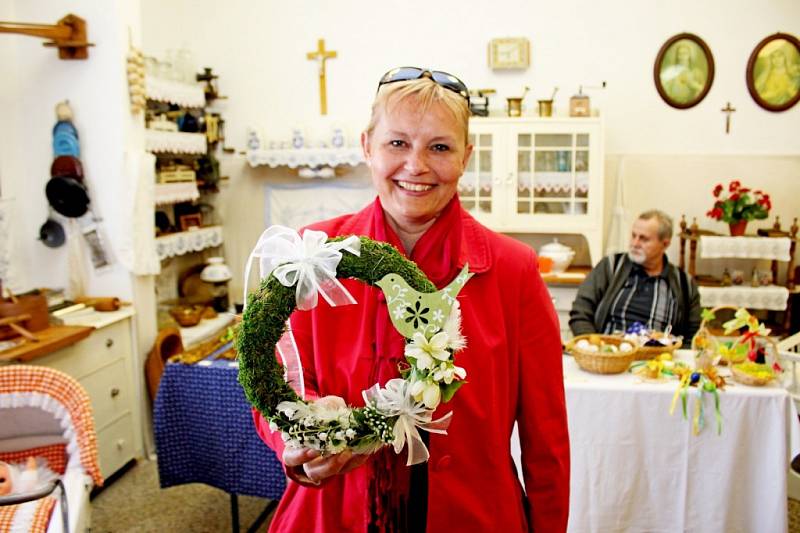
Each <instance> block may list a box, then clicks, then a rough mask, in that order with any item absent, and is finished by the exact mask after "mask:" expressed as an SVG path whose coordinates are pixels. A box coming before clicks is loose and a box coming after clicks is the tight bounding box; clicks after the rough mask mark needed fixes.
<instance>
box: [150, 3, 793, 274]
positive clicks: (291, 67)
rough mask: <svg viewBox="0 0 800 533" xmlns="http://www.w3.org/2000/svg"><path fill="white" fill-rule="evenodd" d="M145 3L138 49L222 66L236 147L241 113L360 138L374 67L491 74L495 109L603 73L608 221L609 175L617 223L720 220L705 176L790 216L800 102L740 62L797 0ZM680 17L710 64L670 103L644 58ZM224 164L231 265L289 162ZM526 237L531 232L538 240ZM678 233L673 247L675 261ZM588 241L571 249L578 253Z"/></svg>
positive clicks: (598, 101) (785, 23)
mask: <svg viewBox="0 0 800 533" xmlns="http://www.w3.org/2000/svg"><path fill="white" fill-rule="evenodd" d="M141 3H142V9H143V11H142V19H143V24H142V43H143V47H144V50H145V52H146V53H150V54H154V55H157V56H160V57H162V58H163V57H164V56H165V55H166V51H167V50H168V49H177V48H181V47H187V48H189V49H191V50H192V51H193V52H194V55H195V59H196V62H197V66H198V67H201V66H212V67H214V69H215V71H217V72H218V73H219V74H220V80H219V82H220V88H221V91H222V92H223V93H224V94H227V95H228V96H229V97H230V99H229V100H227V101H224V102H223V103H222V105H221V106H220V107H221V109H222V111H223V114H224V116H225V118H226V119H227V136H228V144H230V145H233V146H235V147H236V148H237V149H240V150H241V149H243V148H244V143H245V134H246V130H247V128H248V127H256V128H259V129H261V130H262V132H263V133H264V134H265V135H267V136H269V137H270V138H273V139H275V138H278V139H286V138H288V136H289V132H290V130H291V129H292V128H293V127H296V126H298V125H300V126H303V127H305V129H306V130H307V131H308V130H312V134H313V133H314V130H316V132H318V133H320V134H322V133H325V131H326V128H327V127H328V124H329V123H330V122H337V123H340V124H343V125H346V126H348V127H349V129H350V132H351V133H352V134H353V138H355V135H356V134H357V132H359V131H360V129H361V128H362V127H363V125H364V124H365V123H366V121H367V117H368V113H369V105H370V103H371V101H372V98H373V96H374V93H375V89H376V84H377V80H378V78H379V77H380V75H381V74H382V73H383V72H385V71H386V70H388V69H389V68H391V67H394V66H398V65H418V66H430V67H434V68H441V69H444V70H448V71H451V72H453V73H455V74H457V75H459V76H460V77H462V78H463V79H464V80H465V81H466V82H467V84H468V85H469V86H471V87H474V88H485V87H493V88H496V89H497V90H498V94H497V96H495V97H494V98H493V100H492V101H493V106H494V107H497V108H498V109H500V108H501V107H502V103H503V102H504V101H505V97H507V96H518V95H519V94H520V93H521V91H522V88H523V86H525V85H529V86H531V87H532V93H531V94H530V95H529V96H528V99H527V100H526V102H527V107H528V109H529V110H530V111H531V112H532V110H533V108H534V106H535V99H536V98H542V97H545V96H547V95H549V94H550V92H551V91H552V89H553V87H554V86H559V87H560V90H559V93H558V95H557V97H556V111H557V112H562V113H563V112H566V106H567V104H568V100H569V97H570V96H571V95H572V94H574V93H575V92H576V90H577V87H578V85H580V84H588V85H594V84H597V83H599V82H600V81H601V80H605V81H607V82H608V88H607V89H606V90H605V91H593V92H592V93H591V96H592V99H593V104H594V105H595V106H598V107H600V108H601V112H602V113H603V115H604V116H605V126H606V139H605V146H606V151H607V157H606V168H605V184H606V191H605V198H606V206H605V207H606V209H605V212H606V213H607V215H606V231H607V230H608V226H609V223H610V220H611V217H610V216H609V215H610V213H611V212H612V207H613V205H614V199H615V194H614V193H615V190H616V183H617V180H618V179H621V180H622V182H623V185H624V190H625V199H626V200H625V225H629V224H630V222H631V221H632V220H633V218H634V217H635V215H636V213H638V212H640V211H642V210H644V209H648V208H652V207H659V208H661V209H664V210H665V211H667V212H668V213H669V214H671V215H672V216H673V217H675V219H676V221H677V220H679V219H680V216H681V214H686V215H687V216H689V217H692V216H696V217H698V221H699V223H700V224H701V225H704V226H706V227H708V228H710V229H715V230H717V231H724V227H723V226H721V225H720V224H719V223H716V222H713V221H711V220H709V219H705V218H704V214H705V212H706V211H707V210H708V209H709V208H710V207H711V206H710V204H711V201H710V200H711V192H710V191H711V188H713V185H714V184H715V183H717V182H720V181H726V182H727V181H729V180H731V179H734V178H739V179H741V180H742V181H743V182H744V183H746V184H747V185H749V186H753V187H756V188H759V187H760V188H764V189H765V190H768V191H769V192H770V193H772V196H773V203H774V209H773V212H774V214H778V215H780V216H781V217H782V219H783V221H784V227H787V226H788V225H790V224H791V218H792V217H794V216H798V215H800V135H798V126H800V105H798V106H795V107H794V108H793V109H791V110H790V111H787V112H783V113H770V112H768V111H765V110H763V109H761V108H760V107H758V106H757V105H756V104H755V102H754V101H753V100H752V98H751V97H750V95H749V93H748V92H747V87H746V84H745V72H744V71H745V66H746V64H747V59H748V57H749V55H750V52H751V51H752V49H753V47H755V45H756V44H757V43H758V42H759V41H760V40H761V39H762V38H764V37H765V36H767V35H770V34H772V33H774V32H776V31H783V32H788V33H792V34H794V35H800V3H799V2H796V1H794V0H767V1H765V2H759V3H756V2H752V1H750V0H730V1H725V2H723V1H722V0H713V1H705V2H692V1H689V0H675V1H671V2H663V1H657V0H643V1H640V2H635V1H625V0H609V1H605V2H594V1H590V0H563V1H561V2H552V1H548V2H545V1H542V0H536V1H523V0H497V1H496V2H493V3H491V4H487V3H473V4H471V5H469V6H468V5H467V4H465V3H464V2H456V1H454V0H440V1H438V2H428V1H418V0H408V1H404V2H399V1H395V0H392V1H383V2H368V1H366V0H338V1H336V2H312V1H309V0H300V1H296V2H288V1H279V0H267V1H262V2H256V1H251V0H231V1H229V2H227V3H226V7H225V9H221V10H220V9H217V8H216V6H217V4H216V2H214V1H212V0H191V1H190V0H173V1H171V2H168V3H166V2H160V1H157V0H142V2H141ZM212 12H213V13H214V15H213V16H209V14H210V13H212ZM176 21H179V23H176ZM684 31H688V32H692V33H695V34H697V35H699V36H700V37H702V38H703V39H704V40H705V41H706V43H707V44H708V45H709V47H710V48H711V51H712V53H713V55H714V60H715V64H716V75H715V80H714V84H713V86H712V88H711V90H710V92H709V94H708V95H707V96H706V98H705V100H704V101H703V102H702V103H700V104H699V105H698V106H696V107H694V108H692V109H689V110H684V111H680V110H676V109H673V108H672V107H669V106H668V105H667V104H665V103H664V102H663V101H662V100H661V98H660V97H659V95H658V93H657V91H656V89H655V87H654V84H653V74H652V72H653V63H654V61H655V58H656V55H657V53H658V50H659V48H660V47H661V46H662V44H663V43H664V42H665V41H666V40H667V39H668V38H669V37H671V36H672V35H675V34H677V33H680V32H684ZM508 36H524V37H527V38H528V39H529V40H530V42H531V46H532V65H531V67H530V68H529V69H528V70H526V71H523V72H517V71H492V70H491V69H489V68H488V66H487V60H486V58H487V44H488V42H489V40H490V39H492V38H495V37H508ZM318 38H325V40H326V46H327V47H328V48H329V49H333V50H336V51H337V52H338V54H339V56H338V57H337V58H336V59H333V60H331V61H329V62H328V106H329V113H330V116H329V117H328V119H327V120H323V119H322V118H321V117H320V116H319V114H318V105H319V100H318V89H317V79H316V67H315V65H314V64H313V63H312V62H310V61H308V60H307V59H306V57H305V54H306V52H309V51H312V50H314V49H315V48H316V42H317V39H318ZM728 101H730V102H731V104H732V105H733V106H734V107H735V108H736V109H737V111H736V113H734V115H733V117H732V129H731V133H730V134H725V129H724V128H725V114H724V113H722V112H721V111H720V109H721V108H722V107H723V106H724V105H725V103H726V102H728ZM621 161H625V163H624V164H623V165H622V166H621V167H620V162H621ZM227 168H228V169H229V170H228V174H230V176H231V183H230V187H229V190H228V191H227V192H226V195H225V196H223V197H221V200H223V204H224V201H228V200H230V201H233V202H235V204H234V205H235V206H236V207H235V208H231V209H228V212H229V215H228V216H227V218H225V223H226V243H225V248H226V252H227V254H228V263H229V264H230V265H231V266H232V267H234V268H236V267H238V266H239V264H240V256H242V257H246V254H247V252H248V251H249V247H250V246H252V244H253V243H254V242H255V239H256V237H257V235H258V233H260V231H261V230H262V229H263V228H262V227H261V220H262V219H261V217H262V212H261V209H262V206H263V200H262V198H261V196H260V195H261V185H262V184H263V183H264V182H265V180H283V179H287V176H286V172H284V171H274V170H266V169H264V168H263V167H261V168H259V169H249V168H246V166H245V164H244V162H243V160H242V158H241V157H234V158H232V159H231V160H229V161H228V162H227ZM363 173H364V172H363V169H360V170H359V171H357V172H356V174H359V175H360V174H363ZM226 198H227V199H228V200H225V199H226ZM245 206H246V208H245V209H243V207H245ZM223 209H224V207H223ZM770 223H771V221H770ZM764 224H766V223H762V225H764ZM531 231H535V228H532V229H531ZM520 237H521V236H520ZM529 237H533V238H532V239H528V240H527V242H529V243H531V244H533V245H534V246H538V244H540V243H541V242H544V241H542V240H541V239H542V238H541V237H536V236H529ZM537 238H539V239H540V240H539V241H537V240H536V239H537ZM566 240H569V238H567V239H566ZM571 244H574V245H576V246H577V247H578V248H580V244H581V243H580V242H572V243H571ZM673 248H675V250H673V251H672V252H671V254H670V256H671V257H672V258H673V259H674V260H677V245H674V246H673ZM579 252H581V250H579ZM582 252H584V253H579V259H580V262H584V263H586V262H588V254H586V253H585V251H582Z"/></svg>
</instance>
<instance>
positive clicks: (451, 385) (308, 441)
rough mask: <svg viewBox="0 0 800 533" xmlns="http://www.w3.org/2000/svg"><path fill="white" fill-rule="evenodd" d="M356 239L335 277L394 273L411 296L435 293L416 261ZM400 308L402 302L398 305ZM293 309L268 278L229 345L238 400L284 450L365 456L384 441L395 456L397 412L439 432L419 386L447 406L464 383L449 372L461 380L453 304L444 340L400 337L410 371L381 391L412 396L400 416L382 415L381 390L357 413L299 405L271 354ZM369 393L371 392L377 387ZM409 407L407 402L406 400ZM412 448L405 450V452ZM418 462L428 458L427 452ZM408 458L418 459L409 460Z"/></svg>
mask: <svg viewBox="0 0 800 533" xmlns="http://www.w3.org/2000/svg"><path fill="white" fill-rule="evenodd" d="M344 239H345V237H336V238H332V239H328V240H327V242H329V243H330V242H337V241H341V240H344ZM359 241H360V256H356V255H353V254H351V253H343V254H342V258H341V261H340V262H339V264H338V266H337V268H336V277H337V278H352V279H357V280H361V281H363V282H364V283H367V284H369V285H378V284H379V282H380V280H382V279H384V278H386V276H390V275H399V276H400V277H401V278H402V279H403V280H405V282H406V283H407V285H408V287H409V288H410V290H411V291H415V292H416V293H422V294H424V293H427V294H428V295H430V293H435V292H437V290H436V287H435V286H434V285H433V283H431V282H430V280H428V278H427V277H426V276H425V274H424V273H423V272H422V271H421V270H420V269H419V268H418V267H417V266H416V264H414V263H413V262H411V261H409V260H408V259H406V258H404V257H403V256H402V255H401V254H400V253H399V252H398V251H397V250H396V249H395V248H394V247H393V246H391V245H390V244H387V243H382V242H377V241H374V240H372V239H369V238H366V237H360V239H359ZM466 272H467V269H466V268H465V270H464V272H463V273H462V277H461V278H459V281H460V285H463V283H465V282H466V279H468V277H469V274H467V273H466ZM391 279H393V280H394V278H391ZM458 289H460V286H459V287H458ZM458 289H455V291H456V292H457V290H458ZM411 291H408V292H411ZM449 294H450V293H449V292H448V295H447V296H444V298H450V299H451V300H452V301H453V302H454V301H455V298H454V297H450V296H449ZM453 296H454V295H453ZM420 299H421V297H420ZM405 303H406V302H402V304H403V305H405ZM398 305H400V304H398ZM295 309H296V302H295V289H294V287H293V286H284V285H283V284H282V283H281V282H280V281H279V280H278V279H277V278H276V277H275V276H274V275H272V274H270V275H269V276H267V277H266V278H265V279H263V280H262V282H261V286H260V288H259V290H258V291H257V292H256V293H255V294H251V295H249V296H248V305H247V307H246V310H245V312H244V316H243V319H242V323H241V326H240V329H239V334H238V337H237V340H236V349H237V352H238V358H239V382H240V383H241V385H242V387H243V388H244V391H245V395H246V396H247V399H248V400H249V401H250V403H251V404H252V405H253V406H254V407H256V409H258V411H259V412H260V413H261V414H262V415H263V416H264V417H265V418H266V419H267V420H268V421H269V423H270V428H271V429H272V430H273V431H280V432H281V435H282V437H283V440H284V442H286V443H287V445H289V446H297V447H301V446H302V447H308V448H313V449H317V450H320V451H322V452H323V453H337V452H339V451H342V450H344V449H345V448H350V449H352V450H353V451H355V452H356V453H371V452H373V451H375V450H377V449H378V448H380V447H382V446H383V445H385V444H389V443H393V444H394V446H395V450H396V451H398V452H399V451H400V449H401V448H402V447H403V445H404V443H405V442H406V440H408V441H410V440H411V439H412V435H410V434H408V432H406V433H405V435H403V434H402V433H403V427H399V426H404V424H401V423H399V419H400V418H402V417H403V416H404V414H405V415H407V416H410V417H411V418H407V419H406V420H411V419H414V420H416V422H417V423H416V426H417V427H421V428H423V429H426V430H428V431H437V432H443V431H441V426H437V422H436V421H433V422H431V420H430V415H431V414H432V412H433V408H431V406H430V405H427V406H426V405H423V404H422V403H420V401H419V400H421V398H422V392H423V388H424V387H425V384H427V386H428V387H429V388H430V387H433V386H435V387H436V390H435V391H434V392H436V398H437V400H436V403H438V398H439V391H441V397H442V399H443V400H444V401H448V400H449V399H450V398H451V397H452V396H453V394H454V393H455V391H456V390H457V389H458V387H459V386H460V385H462V384H463V383H464V382H463V381H461V380H457V379H454V375H455V377H456V378H459V377H460V378H463V377H464V376H465V372H464V370H463V369H460V368H458V367H455V366H454V364H453V353H455V352H456V351H458V350H459V349H461V348H463V346H464V339H463V337H460V335H459V333H458V330H459V328H460V312H459V310H458V305H457V304H455V306H454V313H453V314H454V315H455V320H456V321H457V323H456V324H455V326H452V325H450V329H449V331H450V335H449V336H448V334H447V333H444V332H439V333H437V334H435V335H432V337H434V338H433V339H428V338H427V337H426V336H425V335H423V334H421V333H414V334H413V338H410V337H408V336H406V339H407V345H406V352H405V355H406V359H407V361H408V362H409V369H408V370H407V371H406V372H404V376H403V377H404V379H405V381H403V382H400V380H391V381H392V382H394V383H391V382H390V383H389V384H387V387H388V388H389V389H392V390H389V391H388V392H387V390H386V389H382V391H383V392H387V395H391V394H390V393H394V394H396V397H400V396H397V395H401V396H402V395H403V394H404V395H405V397H406V398H407V399H408V398H409V397H410V396H413V397H416V399H417V402H416V403H415V404H414V405H412V406H410V407H408V408H407V409H406V411H402V409H401V410H400V411H401V412H398V410H397V409H395V410H391V409H388V410H387V408H386V407H385V405H386V403H385V402H382V401H381V398H383V397H384V396H383V395H382V393H379V397H378V398H376V397H375V396H371V397H370V396H367V395H365V403H366V405H365V407H362V408H350V407H348V406H346V405H345V404H344V402H343V401H341V402H336V401H333V402H331V401H327V402H306V401H304V400H303V399H302V398H300V397H299V396H298V395H297V394H296V393H295V391H294V390H293V389H292V388H291V386H290V385H289V384H288V383H286V381H285V380H284V369H283V366H282V365H281V364H280V362H279V361H278V358H276V357H275V347H276V345H277V343H278V341H279V340H280V338H281V336H282V335H283V333H284V331H285V330H286V323H287V320H288V319H289V316H290V315H291V314H292V312H294V310H295ZM408 310H409V311H412V309H408ZM417 311H419V304H417ZM395 314H396V315H397V312H396V313H395ZM410 320H411V319H406V320H405V321H406V322H409V321H410ZM426 323H427V322H426ZM415 327H416V323H415ZM442 329H444V328H442ZM437 331H438V330H437ZM428 354H433V355H434V356H435V357H436V358H435V359H434V358H431V357H428ZM405 387H408V389H406V388H405ZM374 389H376V390H377V386H376V387H374ZM401 389H402V390H401ZM411 402H412V403H414V402H413V399H412V400H411ZM407 403H408V400H407ZM426 403H427V402H426ZM434 407H435V406H434ZM400 422H402V421H400ZM412 433H414V434H416V431H415V430H413V431H412ZM409 447H411V444H409ZM423 448H424V446H423ZM411 451H412V450H411V449H409V453H411ZM424 457H425V458H427V450H425V452H424ZM409 461H411V457H409ZM415 461H416V462H419V461H418V460H416V459H415Z"/></svg>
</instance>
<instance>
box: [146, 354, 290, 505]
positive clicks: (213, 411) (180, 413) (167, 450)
mask: <svg viewBox="0 0 800 533" xmlns="http://www.w3.org/2000/svg"><path fill="white" fill-rule="evenodd" d="M235 365H236V363H231V362H230V361H225V360H219V361H213V362H210V364H209V363H208V362H201V363H199V364H196V365H184V364H179V363H171V364H168V365H166V368H165V369H164V375H163V376H162V378H161V383H160V385H159V388H158V394H157V396H156V401H155V407H154V412H153V425H154V430H155V439H156V449H157V452H158V473H159V478H160V481H161V487H162V488H166V487H171V486H173V485H181V484H184V483H205V484H207V485H211V486H213V487H217V488H219V489H222V490H224V491H225V492H228V493H230V494H244V495H248V496H259V497H262V498H269V499H271V500H277V499H279V498H280V497H281V495H282V494H283V491H284V489H285V488H286V477H285V474H284V471H283V467H282V466H281V464H280V463H279V462H278V459H277V458H276V457H275V453H274V452H273V451H272V450H271V449H270V448H268V447H267V445H266V444H264V443H263V441H262V440H261V439H260V438H259V436H258V434H257V433H256V430H255V427H254V425H253V419H252V415H251V411H250V405H249V404H248V403H247V400H246V399H245V396H244V390H243V389H242V386H241V385H239V382H238V381H237V374H238V367H237V366H235Z"/></svg>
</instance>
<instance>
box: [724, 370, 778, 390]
mask: <svg viewBox="0 0 800 533" xmlns="http://www.w3.org/2000/svg"><path fill="white" fill-rule="evenodd" d="M731 374H732V375H733V380H734V381H736V382H737V383H741V384H742V385H750V386H751V387H763V386H764V385H766V384H768V383H769V382H770V381H772V380H773V379H775V377H774V376H772V377H768V378H759V377H756V376H754V375H752V374H748V373H747V372H742V371H741V370H739V369H738V368H736V366H735V365H734V366H731Z"/></svg>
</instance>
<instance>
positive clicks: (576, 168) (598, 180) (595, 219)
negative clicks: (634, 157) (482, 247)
mask: <svg viewBox="0 0 800 533" xmlns="http://www.w3.org/2000/svg"><path fill="white" fill-rule="evenodd" d="M469 128H470V139H469V140H470V142H471V143H472V144H473V145H474V152H473V155H472V158H471V159H470V162H469V165H468V167H467V169H466V172H465V173H464V175H463V176H462V178H461V180H460V182H459V196H460V197H461V202H462V204H463V205H464V207H465V209H467V210H468V211H470V212H471V213H472V214H473V215H474V216H475V217H476V218H477V219H478V220H479V221H481V222H482V223H484V224H485V225H487V226H488V227H490V228H491V229H493V230H495V231H499V232H503V233H567V234H579V235H583V236H584V237H585V238H586V241H587V243H588V246H589V252H590V254H591V262H592V264H594V263H596V262H597V261H599V260H600V257H601V255H602V229H603V164H604V162H603V138H602V136H603V129H602V121H601V119H600V118H597V117H592V118H494V117H489V118H482V117H473V118H471V119H470V124H469Z"/></svg>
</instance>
